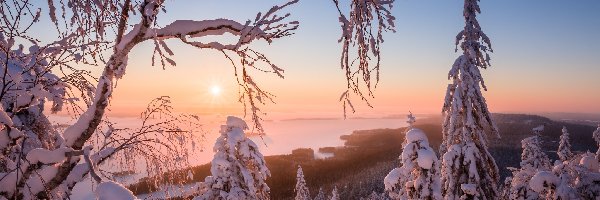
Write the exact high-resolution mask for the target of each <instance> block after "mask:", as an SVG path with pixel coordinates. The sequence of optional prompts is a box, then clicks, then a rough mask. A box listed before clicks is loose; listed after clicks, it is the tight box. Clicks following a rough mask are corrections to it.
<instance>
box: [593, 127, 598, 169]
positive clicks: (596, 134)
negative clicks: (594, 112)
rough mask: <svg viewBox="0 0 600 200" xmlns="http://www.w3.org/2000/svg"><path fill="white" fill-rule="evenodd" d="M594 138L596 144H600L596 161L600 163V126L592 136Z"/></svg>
mask: <svg viewBox="0 0 600 200" xmlns="http://www.w3.org/2000/svg"><path fill="white" fill-rule="evenodd" d="M592 137H593V138H594V140H595V141H596V144H598V151H596V159H597V160H598V161H600V124H598V128H596V130H595V131H594V133H593V134H592Z"/></svg>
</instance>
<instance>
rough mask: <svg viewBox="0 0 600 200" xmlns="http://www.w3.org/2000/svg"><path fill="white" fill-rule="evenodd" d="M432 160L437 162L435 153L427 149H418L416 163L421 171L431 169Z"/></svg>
mask: <svg viewBox="0 0 600 200" xmlns="http://www.w3.org/2000/svg"><path fill="white" fill-rule="evenodd" d="M434 160H437V158H436V156H435V153H433V151H431V150H429V149H420V150H419V151H418V152H417V163H418V164H419V167H421V168H423V169H431V167H432V166H433V161H434Z"/></svg>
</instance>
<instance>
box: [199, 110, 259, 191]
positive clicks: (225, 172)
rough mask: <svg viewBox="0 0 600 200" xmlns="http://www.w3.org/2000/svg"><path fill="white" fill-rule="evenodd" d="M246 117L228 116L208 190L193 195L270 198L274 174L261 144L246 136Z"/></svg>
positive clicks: (217, 142)
mask: <svg viewBox="0 0 600 200" xmlns="http://www.w3.org/2000/svg"><path fill="white" fill-rule="evenodd" d="M246 129H248V125H246V122H244V120H242V119H240V118H237V117H232V116H229V117H227V123H226V125H222V126H221V131H220V133H221V136H220V137H219V138H217V141H216V143H215V146H214V148H213V151H215V156H214V158H213V160H212V162H211V167H210V172H211V176H208V177H206V178H205V180H204V183H205V184H206V185H207V186H208V188H209V190H208V191H207V192H206V193H204V194H200V195H199V196H197V197H196V198H194V199H198V200H201V199H202V200H213V199H269V186H267V183H265V180H266V179H267V177H268V176H271V174H270V172H269V169H268V168H267V165H266V163H265V160H264V158H263V155H262V154H261V153H260V151H259V149H258V146H257V145H256V144H255V143H254V142H253V141H252V140H250V139H248V138H247V137H246V134H245V133H244V130H246Z"/></svg>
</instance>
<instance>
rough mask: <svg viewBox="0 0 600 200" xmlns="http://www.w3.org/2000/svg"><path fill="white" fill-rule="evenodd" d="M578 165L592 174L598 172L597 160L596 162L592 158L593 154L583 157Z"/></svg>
mask: <svg viewBox="0 0 600 200" xmlns="http://www.w3.org/2000/svg"><path fill="white" fill-rule="evenodd" d="M579 165H581V166H583V167H585V168H587V169H589V170H590V171H593V172H597V171H598V160H596V158H594V154H586V155H584V156H583V157H582V158H581V160H579Z"/></svg>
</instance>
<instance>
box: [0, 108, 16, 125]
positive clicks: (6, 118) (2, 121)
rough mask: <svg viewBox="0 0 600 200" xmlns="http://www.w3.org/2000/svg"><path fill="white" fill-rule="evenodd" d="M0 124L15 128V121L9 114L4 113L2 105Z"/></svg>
mask: <svg viewBox="0 0 600 200" xmlns="http://www.w3.org/2000/svg"><path fill="white" fill-rule="evenodd" d="M0 124H4V125H7V126H13V121H12V119H10V117H9V116H8V113H6V112H5V111H4V107H2V104H0Z"/></svg>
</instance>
